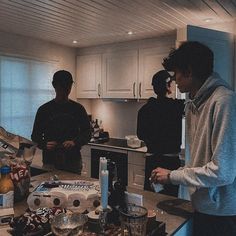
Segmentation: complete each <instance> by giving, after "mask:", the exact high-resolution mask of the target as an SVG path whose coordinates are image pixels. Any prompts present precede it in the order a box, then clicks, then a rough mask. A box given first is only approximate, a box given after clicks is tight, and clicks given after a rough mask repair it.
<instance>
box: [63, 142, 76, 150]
mask: <svg viewBox="0 0 236 236" xmlns="http://www.w3.org/2000/svg"><path fill="white" fill-rule="evenodd" d="M62 146H63V147H64V148H65V149H71V148H72V147H74V146H75V142H74V141H73V140H67V141H65V142H64V143H63V144H62Z"/></svg>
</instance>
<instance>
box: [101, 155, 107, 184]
mask: <svg viewBox="0 0 236 236" xmlns="http://www.w3.org/2000/svg"><path fill="white" fill-rule="evenodd" d="M102 170H107V159H106V157H100V162H99V184H100V188H101V171H102Z"/></svg>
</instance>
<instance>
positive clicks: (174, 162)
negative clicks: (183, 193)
mask: <svg viewBox="0 0 236 236" xmlns="http://www.w3.org/2000/svg"><path fill="white" fill-rule="evenodd" d="M157 167H161V168H165V169H169V170H176V169H178V168H179V167H180V159H179V156H171V157H167V156H163V155H161V154H153V155H152V156H149V157H146V162H145V182H144V190H148V191H152V192H153V191H154V190H153V188H152V187H151V183H150V181H149V178H150V176H151V173H152V171H153V170H154V169H155V168H157ZM178 189H179V186H178V185H173V184H165V185H164V189H163V190H161V191H160V192H159V193H162V194H166V195H170V196H174V197H177V196H178Z"/></svg>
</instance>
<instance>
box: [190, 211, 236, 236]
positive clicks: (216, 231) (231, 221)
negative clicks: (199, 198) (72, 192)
mask: <svg viewBox="0 0 236 236" xmlns="http://www.w3.org/2000/svg"><path fill="white" fill-rule="evenodd" d="M193 232H194V236H235V235H236V216H213V215H207V214H203V213H199V212H195V213H194V218H193Z"/></svg>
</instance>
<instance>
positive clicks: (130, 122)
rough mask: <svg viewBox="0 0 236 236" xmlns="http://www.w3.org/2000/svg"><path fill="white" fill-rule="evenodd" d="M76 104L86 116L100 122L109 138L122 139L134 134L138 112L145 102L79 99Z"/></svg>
mask: <svg viewBox="0 0 236 236" xmlns="http://www.w3.org/2000/svg"><path fill="white" fill-rule="evenodd" d="M78 102H80V103H81V104H82V105H83V106H84V107H85V108H86V110H87V113H88V114H92V118H93V119H98V120H102V124H103V128H104V130H105V131H108V132H109V134H110V137H113V138H124V137H125V135H127V134H136V127H137V114H138V110H139V109H140V108H141V107H142V106H143V105H144V103H145V102H146V101H136V100H132V101H127V102H125V101H121V100H102V99H80V100H78Z"/></svg>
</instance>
